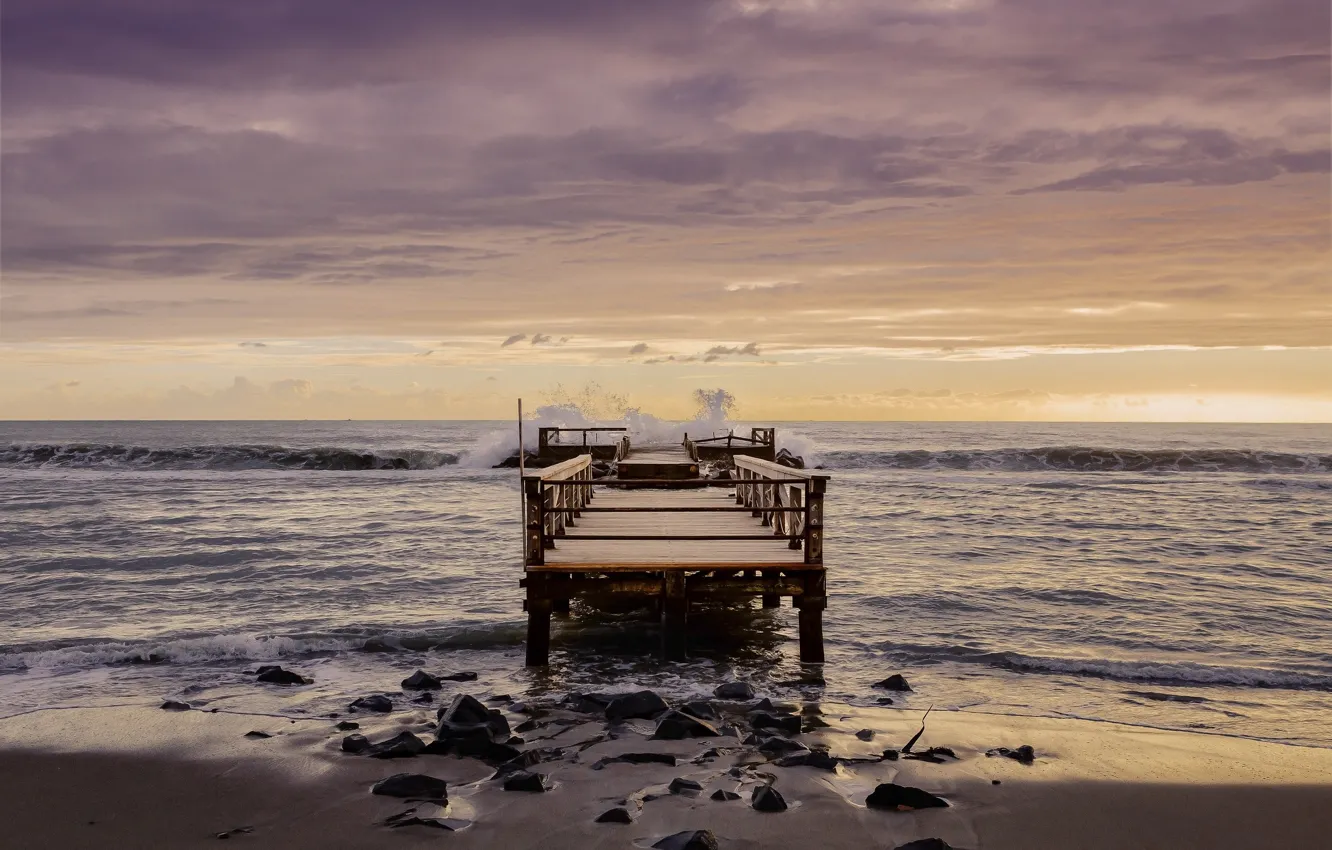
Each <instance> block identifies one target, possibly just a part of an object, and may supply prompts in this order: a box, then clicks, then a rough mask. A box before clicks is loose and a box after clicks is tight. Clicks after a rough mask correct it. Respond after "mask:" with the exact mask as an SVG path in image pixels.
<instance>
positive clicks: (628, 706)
mask: <svg viewBox="0 0 1332 850" xmlns="http://www.w3.org/2000/svg"><path fill="white" fill-rule="evenodd" d="M668 709H670V706H668V705H667V704H666V700H664V699H662V698H661V697H659V696H657V695H656V694H655V693H653V692H652V691H638V692H636V693H632V694H623V695H621V696H617V697H615V698H614V699H612V700H611V701H610V704H609V705H607V706H606V719H607V720H609V721H611V722H612V723H618V722H620V721H622V720H633V719H643V720H650V719H652V718H653V717H656V716H657V715H659V714H661V713H662V712H664V711H667V710H668Z"/></svg>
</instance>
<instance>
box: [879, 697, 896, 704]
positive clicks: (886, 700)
mask: <svg viewBox="0 0 1332 850" xmlns="http://www.w3.org/2000/svg"><path fill="white" fill-rule="evenodd" d="M874 702H875V703H876V704H878V705H892V704H893V698H892V697H879V698H878V699H876V700H874Z"/></svg>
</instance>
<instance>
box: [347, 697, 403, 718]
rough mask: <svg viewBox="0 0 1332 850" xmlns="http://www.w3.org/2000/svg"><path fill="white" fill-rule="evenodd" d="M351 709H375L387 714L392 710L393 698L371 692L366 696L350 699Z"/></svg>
mask: <svg viewBox="0 0 1332 850" xmlns="http://www.w3.org/2000/svg"><path fill="white" fill-rule="evenodd" d="M349 707H350V708H351V710H352V711H375V712H378V713H380V714H388V713H389V712H390V711H392V710H393V700H391V699H389V698H388V697H386V696H384V695H382V694H371V695H370V696H368V697H357V698H356V699H354V700H352V703H351V706H349Z"/></svg>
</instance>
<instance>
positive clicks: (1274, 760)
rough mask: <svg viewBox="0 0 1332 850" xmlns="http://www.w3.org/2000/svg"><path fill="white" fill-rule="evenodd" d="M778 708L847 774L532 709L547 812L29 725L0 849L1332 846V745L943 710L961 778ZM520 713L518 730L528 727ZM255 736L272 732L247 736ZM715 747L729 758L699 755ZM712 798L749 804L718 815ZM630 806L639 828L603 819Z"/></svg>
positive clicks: (425, 715) (238, 730) (0, 766)
mask: <svg viewBox="0 0 1332 850" xmlns="http://www.w3.org/2000/svg"><path fill="white" fill-rule="evenodd" d="M721 706H722V707H723V708H726V707H727V706H726V705H725V704H721ZM520 707H521V706H520ZM779 707H784V708H787V709H794V710H795V712H797V713H800V714H801V716H803V717H804V719H805V723H806V726H807V727H808V725H809V724H810V720H809V718H811V717H818V718H820V719H821V720H822V721H823V722H826V723H828V724H829V725H828V726H827V727H826V728H818V729H816V730H813V731H809V732H806V733H804V734H802V735H798V736H794V738H795V739H796V740H799V741H801V742H803V743H804V744H805V745H807V746H809V747H812V748H814V749H816V750H817V749H819V748H821V747H827V748H828V751H829V754H830V755H831V756H834V757H839V758H842V759H848V760H850V761H843V762H841V763H839V764H838V765H837V766H836V767H835V769H831V770H829V769H821V768H818V767H812V766H795V767H781V766H777V765H776V764H775V763H773V762H772V761H770V759H769V757H768V756H767V755H765V754H763V753H760V752H759V751H757V750H756V749H755V747H754V746H752V745H744V744H742V743H741V740H740V739H739V738H736V737H730V736H722V737H703V738H693V739H685V740H675V741H668V740H650V739H649V736H650V735H651V734H652V732H653V728H654V723H653V721H651V720H649V719H636V720H629V721H626V722H624V723H621V724H614V725H612V724H608V723H607V722H606V721H605V719H604V718H598V717H595V716H589V715H588V714H580V713H577V712H573V711H569V710H566V709H563V708H557V707H550V708H546V709H538V711H537V714H538V720H537V723H538V724H539V725H538V727H537V728H536V729H532V730H530V731H529V732H527V733H526V734H525V735H524V738H525V743H524V744H522V745H521V747H520V748H521V749H525V750H533V749H540V748H556V747H558V748H560V749H559V750H558V752H556V751H555V750H553V749H545V750H544V755H545V757H546V760H543V761H542V762H541V763H540V764H538V765H535V766H533V767H532V770H535V771H538V772H540V773H543V774H545V775H546V776H547V777H548V781H549V783H550V787H549V789H548V790H547V791H546V792H545V793H541V794H536V793H530V792H515V791H505V790H503V788H502V781H496V780H492V776H493V775H494V774H495V773H496V771H495V768H494V767H492V766H491V765H489V764H486V763H485V762H483V761H481V760H479V759H477V758H462V757H458V756H455V755H417V756H415V757H412V758H401V759H387V760H381V759H376V758H369V757H366V756H364V755H352V754H348V753H344V752H342V751H341V746H342V740H343V738H344V737H345V736H346V735H347V734H348V732H345V731H339V730H337V729H336V728H335V726H334V724H335V723H336V722H338V721H337V720H335V719H332V718H325V719H319V720H291V719H288V718H284V717H276V716H266V715H245V714H231V713H224V712H221V711H219V712H217V713H212V712H209V711H206V710H190V711H179V712H175V711H164V710H161V709H159V708H157V707H156V706H155V705H143V706H118V707H97V708H86V709H64V710H46V711H36V712H31V713H28V714H25V715H22V716H17V717H11V718H8V719H6V720H5V721H3V723H0V799H4V800H5V801H6V806H5V808H6V810H7V815H6V818H5V827H4V830H3V832H0V846H4V847H15V848H19V847H71V848H73V847H126V848H133V847H182V846H194V845H196V844H212V843H214V842H216V841H217V840H218V837H219V835H220V834H223V833H229V835H228V838H227V840H233V841H237V842H240V843H242V844H244V845H249V846H256V847H312V848H313V847H321V848H326V847H348V848H351V847H371V846H435V845H436V844H439V843H447V844H448V845H449V846H457V847H478V848H479V847H504V848H527V847H533V848H535V847H541V848H612V847H616V848H618V847H630V846H637V847H649V846H651V845H652V844H653V843H655V842H657V841H659V840H660V839H662V838H664V837H666V836H668V835H671V834H674V833H677V832H680V831H684V830H710V831H712V832H713V833H714V834H715V835H716V837H717V840H718V844H719V846H720V847H722V848H759V847H826V848H895V847H898V846H901V845H903V844H906V843H908V842H911V841H913V840H917V839H922V838H939V839H942V840H944V841H945V842H947V844H948V845H949V846H952V847H955V848H973V850H979V848H984V850H1007V849H1008V848H1014V849H1015V850H1016V848H1025V849H1026V850H1032V848H1107V850H1109V848H1130V847H1131V848H1144V850H1150V849H1151V848H1163V849H1164V848H1186V847H1187V848H1191V847H1199V848H1201V847H1206V848H1260V847H1283V846H1301V847H1303V846H1308V847H1313V846H1317V845H1318V844H1319V843H1320V842H1321V841H1322V840H1324V839H1325V837H1326V836H1327V834H1329V830H1332V750H1327V749H1320V748H1309V747H1297V746H1289V745H1283V744H1276V743H1267V742H1261V741H1254V740H1246V739H1240V738H1232V737H1225V736H1219V735H1207V734H1195V733H1186V732H1173V731H1161V730H1156V729H1148V728H1136V727H1131V726H1125V725H1118V724H1111V723H1104V722H1093V721H1083V720H1068V719H1049V718H1039V717H1014V716H1000V715H989V714H977V713H969V712H965V711H944V712H935V713H933V714H932V715H931V716H930V717H929V719H928V722H927V729H926V732H925V734H924V735H923V736H921V738H920V740H919V741H918V742H917V743H916V745H915V747H914V748H913V749H914V751H915V752H917V753H919V752H921V751H923V750H927V749H928V748H929V747H948V748H950V749H951V750H952V751H953V752H954V753H955V754H956V756H957V757H956V759H954V758H950V757H947V756H942V757H941V760H942V763H930V762H926V761H913V760H906V759H901V758H899V759H898V760H892V761H889V760H877V759H879V758H880V757H881V754H882V752H883V750H884V749H885V748H900V747H901V746H902V745H903V744H905V743H906V741H907V740H908V739H909V738H910V737H911V735H913V734H914V733H915V731H916V730H917V729H918V728H919V720H920V715H921V713H920V712H919V711H915V710H912V711H903V710H895V709H893V708H888V707H885V708H853V707H849V706H845V705H837V704H831V703H824V704H822V705H818V707H817V708H815V704H813V703H808V704H805V705H800V706H794V705H786V706H779ZM529 710H530V706H529ZM815 711H821V712H822V714H814V712H815ZM350 716H351V715H345V716H344V717H343V718H341V719H343V720H345V719H347V718H348V717H350ZM739 716H741V715H723V718H722V719H726V718H728V717H729V718H735V717H739ZM506 717H507V719H508V720H509V721H510V722H511V723H512V724H514V725H517V724H519V723H521V722H523V721H524V720H527V719H529V718H528V717H527V715H525V714H520V713H511V712H506ZM355 720H356V722H358V723H360V724H361V728H360V729H359V730H356V731H357V732H358V733H362V734H365V735H366V737H367V738H369V739H370V740H371V741H380V740H382V739H385V738H388V737H391V736H392V735H394V734H397V733H399V732H403V731H412V732H415V733H417V734H419V735H420V736H421V738H422V739H423V740H425V741H430V740H431V739H432V737H433V736H432V734H431V733H432V731H433V729H434V727H435V721H434V711H433V710H432V709H431V710H427V709H423V710H416V711H409V712H398V713H393V714H390V715H386V716H378V717H374V716H367V715H366V714H364V713H361V714H358V715H355ZM815 722H816V723H817V721H815ZM866 729H870V730H874V731H875V732H876V735H875V736H874V740H872V741H863V740H861V739H860V738H858V737H857V736H856V734H855V733H856V732H859V731H861V730H866ZM250 732H262V733H265V734H268V735H271V736H272V737H269V738H257V737H246V735H247V733H250ZM741 734H744V731H743V730H741ZM866 737H868V736H866ZM1022 744H1029V745H1031V746H1032V747H1033V748H1034V750H1035V753H1036V760H1035V762H1034V763H1032V764H1030V765H1025V764H1020V763H1018V762H1017V761H1015V760H1012V759H1010V758H1005V757H1002V756H987V755H986V753H987V751H988V750H991V749H992V748H995V747H1000V746H1006V747H1010V748H1012V747H1017V746H1020V745H1022ZM714 748H715V749H716V750H717V751H718V752H717V755H716V756H715V757H712V758H707V757H704V758H700V756H703V755H704V754H705V753H706V752H707V751H708V750H711V749H714ZM629 752H634V753H643V752H651V753H663V754H671V755H674V756H675V757H676V758H677V764H676V766H674V767H671V766H669V765H667V764H662V763H643V764H635V763H620V762H612V763H603V764H602V765H600V767H597V763H598V762H599V761H600V760H602V759H605V758H608V757H615V756H617V755H622V754H624V753H629ZM860 759H864V761H860ZM404 772H409V773H422V774H426V775H429V776H432V777H435V778H438V779H442V780H444V781H446V782H447V783H448V800H449V803H448V806H447V809H446V810H441V809H440V808H439V807H437V806H434V805H433V804H424V805H423V806H422V808H421V809H419V810H418V811H417V814H418V815H421V816H435V815H442V816H444V817H447V818H450V819H452V820H451V821H449V823H450V824H451V825H452V826H454V827H455V828H456V829H457V831H456V832H446V831H444V830H441V829H437V828H434V827H430V826H423V825H411V826H404V827H399V828H390V827H388V826H386V825H384V822H385V820H386V819H388V818H390V817H392V816H394V815H397V814H399V813H401V812H404V811H406V810H410V809H414V808H416V807H417V805H418V804H416V803H412V802H409V801H406V800H401V799H394V798H390V797H383V796H376V795H372V794H371V793H369V792H370V788H371V786H372V785H373V784H374V783H376V782H377V781H379V780H381V779H384V778H385V777H388V776H391V775H394V774H399V773H404ZM681 777H682V778H686V779H693V780H696V781H697V782H698V783H700V784H701V786H702V792H701V793H690V792H688V791H686V792H683V793H674V794H673V793H671V792H670V790H669V784H670V783H671V781H672V780H673V779H676V778H681ZM768 782H772V784H773V786H774V787H775V788H776V789H777V790H778V791H779V792H780V794H781V795H782V796H783V798H784V799H785V801H786V802H787V804H788V806H789V808H788V809H787V810H786V811H783V812H777V813H766V812H759V811H756V810H754V809H753V808H752V807H751V804H750V797H751V794H752V791H753V789H754V788H755V787H757V786H758V785H761V784H766V783H768ZM888 782H891V783H896V784H898V785H904V786H911V787H916V788H920V789H923V790H925V791H928V792H931V793H933V794H937V795H939V796H941V797H943V798H944V799H945V800H947V802H948V804H949V805H948V807H947V808H932V809H922V810H918V811H909V812H908V811H888V810H882V809H874V808H868V807H867V806H866V805H865V800H866V797H867V796H868V795H869V794H870V792H872V791H873V790H874V789H875V787H876V785H878V784H879V783H888ZM718 789H720V790H725V791H735V792H738V793H739V794H740V799H738V800H730V801H717V800H714V799H712V798H711V795H712V794H713V793H714V791H716V790H718ZM616 807H623V808H625V809H626V810H627V811H628V812H629V813H630V814H631V816H632V822H631V823H629V824H618V823H597V822H595V820H596V818H597V817H598V816H599V815H600V814H602V813H603V812H605V811H607V810H608V809H612V808H616ZM233 830H234V832H233Z"/></svg>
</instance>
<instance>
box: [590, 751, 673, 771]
mask: <svg viewBox="0 0 1332 850" xmlns="http://www.w3.org/2000/svg"><path fill="white" fill-rule="evenodd" d="M619 762H623V763H624V764H665V765H670V766H671V767H675V762H676V759H675V756H673V755H671V754H670V753H621V754H620V755H618V756H603V757H602V758H599V759H597V760H596V762H595V763H594V764H593V765H592V769H593V770H601V769H602V768H603V767H605V766H606V765H608V764H616V763H619Z"/></svg>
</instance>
